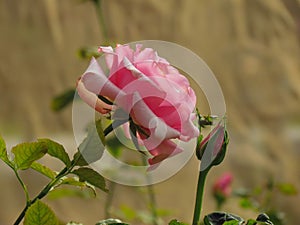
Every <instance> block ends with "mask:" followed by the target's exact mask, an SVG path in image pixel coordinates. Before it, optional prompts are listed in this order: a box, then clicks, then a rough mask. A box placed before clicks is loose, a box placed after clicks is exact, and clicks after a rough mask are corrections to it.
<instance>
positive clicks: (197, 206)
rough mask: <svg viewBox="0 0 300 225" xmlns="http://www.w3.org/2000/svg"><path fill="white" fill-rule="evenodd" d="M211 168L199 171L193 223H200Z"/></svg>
mask: <svg viewBox="0 0 300 225" xmlns="http://www.w3.org/2000/svg"><path fill="white" fill-rule="evenodd" d="M209 169H210V168H207V169H206V170H203V171H200V172H199V177H198V184H197V194H196V203H195V209H194V218H193V225H199V224H200V215H201V210H202V200H203V192H204V185H205V179H206V176H207V173H208V171H209Z"/></svg>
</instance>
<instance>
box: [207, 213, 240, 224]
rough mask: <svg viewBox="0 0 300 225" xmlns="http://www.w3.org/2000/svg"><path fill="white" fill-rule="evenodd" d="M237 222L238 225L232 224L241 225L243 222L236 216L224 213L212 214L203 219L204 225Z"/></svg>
mask: <svg viewBox="0 0 300 225" xmlns="http://www.w3.org/2000/svg"><path fill="white" fill-rule="evenodd" d="M232 220H233V221H237V222H238V223H233V224H237V225H240V224H243V222H244V220H243V219H242V218H241V217H239V216H236V215H233V214H230V213H225V212H214V213H211V214H208V215H206V216H205V217H204V224H205V225H222V224H224V223H225V222H227V221H232Z"/></svg>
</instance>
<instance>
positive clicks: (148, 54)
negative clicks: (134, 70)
mask: <svg viewBox="0 0 300 225" xmlns="http://www.w3.org/2000/svg"><path fill="white" fill-rule="evenodd" d="M157 59H158V55H157V52H156V51H154V50H153V49H152V48H145V49H143V50H142V51H140V52H139V53H138V54H136V55H135V57H134V63H138V62H145V61H148V60H151V61H152V60H157Z"/></svg>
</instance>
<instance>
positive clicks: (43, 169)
mask: <svg viewBox="0 0 300 225" xmlns="http://www.w3.org/2000/svg"><path fill="white" fill-rule="evenodd" d="M30 167H31V169H34V170H35V171H37V172H39V173H41V174H43V175H45V176H46V177H48V178H50V179H52V180H53V179H54V178H55V177H56V174H57V173H56V172H55V171H53V170H51V169H50V168H48V167H46V166H44V165H42V164H40V163H38V162H33V163H32V164H31V166H30Z"/></svg>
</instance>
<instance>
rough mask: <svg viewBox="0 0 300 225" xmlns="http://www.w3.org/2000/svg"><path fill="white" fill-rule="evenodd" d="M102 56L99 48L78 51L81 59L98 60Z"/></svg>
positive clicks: (85, 48)
mask: <svg viewBox="0 0 300 225" xmlns="http://www.w3.org/2000/svg"><path fill="white" fill-rule="evenodd" d="M93 1H94V0H93ZM100 55H101V54H100V53H99V52H98V47H82V48H80V49H79V50H78V56H79V57H80V58H81V59H91V58H92V57H95V58H98V57H99V56H100Z"/></svg>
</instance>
